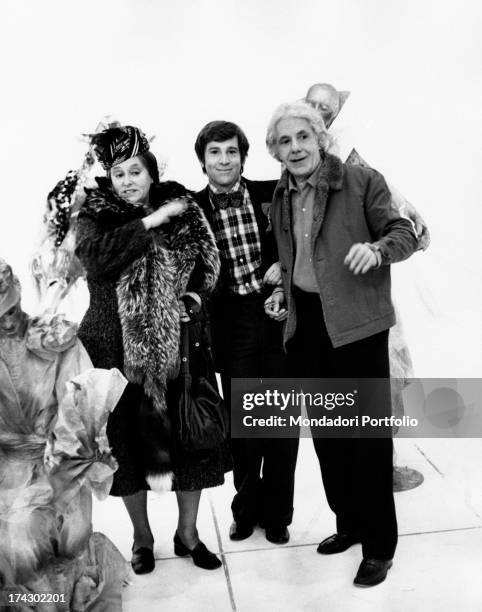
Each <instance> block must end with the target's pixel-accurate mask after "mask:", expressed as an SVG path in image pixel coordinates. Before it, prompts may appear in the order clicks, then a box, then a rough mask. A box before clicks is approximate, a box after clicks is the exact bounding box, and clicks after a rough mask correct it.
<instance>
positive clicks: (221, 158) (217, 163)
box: [204, 136, 241, 192]
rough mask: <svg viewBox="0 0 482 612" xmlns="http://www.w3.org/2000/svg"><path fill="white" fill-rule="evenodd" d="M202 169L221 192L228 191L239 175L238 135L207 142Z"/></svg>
mask: <svg viewBox="0 0 482 612" xmlns="http://www.w3.org/2000/svg"><path fill="white" fill-rule="evenodd" d="M204 169H205V171H206V174H207V175H208V178H209V182H210V183H211V184H212V185H213V186H214V187H216V188H217V189H219V190H220V191H221V192H223V191H228V190H229V189H230V188H231V187H232V186H233V185H234V184H235V183H236V181H237V180H238V179H239V177H240V176H241V154H240V151H239V144H238V137H237V136H234V137H233V138H230V139H229V140H225V141H223V142H216V141H215V140H212V141H211V142H208V144H207V145H206V149H205V151H204Z"/></svg>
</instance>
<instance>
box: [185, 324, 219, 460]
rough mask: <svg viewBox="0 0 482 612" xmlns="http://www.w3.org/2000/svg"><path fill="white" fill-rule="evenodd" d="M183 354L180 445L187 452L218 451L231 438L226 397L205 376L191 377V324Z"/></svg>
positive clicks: (186, 325)
mask: <svg viewBox="0 0 482 612" xmlns="http://www.w3.org/2000/svg"><path fill="white" fill-rule="evenodd" d="M180 352H181V365H180V372H179V376H178V379H177V390H178V397H177V424H176V425H177V433H178V436H177V437H178V440H177V441H178V444H179V446H180V448H181V449H182V450H183V451H185V452H193V451H199V450H209V449H213V448H216V447H217V446H219V445H220V444H222V443H223V442H224V441H225V440H226V438H227V435H228V418H227V414H226V409H225V406H224V402H223V399H222V397H221V396H220V395H219V393H218V391H217V390H216V388H215V387H214V386H213V385H212V384H211V383H210V382H209V380H208V379H207V378H206V377H205V376H202V375H199V376H194V377H193V376H192V375H191V371H190V359H189V324H187V323H182V324H181V351H180ZM206 352H208V351H205V353H206Z"/></svg>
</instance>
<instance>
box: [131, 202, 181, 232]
mask: <svg viewBox="0 0 482 612" xmlns="http://www.w3.org/2000/svg"><path fill="white" fill-rule="evenodd" d="M186 208H187V202H186V201H185V200H180V199H176V200H171V201H170V202H168V203H167V204H164V205H163V206H161V207H160V208H158V209H157V210H155V211H154V212H153V213H151V214H150V215H147V217H144V219H142V222H143V223H144V227H145V228H146V229H147V230H149V229H152V228H154V227H159V225H163V224H164V223H167V222H168V221H170V220H171V219H172V217H177V216H178V215H180V214H182V213H183V212H184V211H185V210H186Z"/></svg>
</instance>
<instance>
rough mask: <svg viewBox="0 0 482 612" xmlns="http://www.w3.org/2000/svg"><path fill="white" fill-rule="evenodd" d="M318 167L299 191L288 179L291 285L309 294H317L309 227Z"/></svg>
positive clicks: (311, 218)
mask: <svg viewBox="0 0 482 612" xmlns="http://www.w3.org/2000/svg"><path fill="white" fill-rule="evenodd" d="M318 169H319V167H318V168H317V169H316V170H315V171H314V172H313V173H312V174H311V175H310V176H309V177H308V179H307V181H306V182H305V184H304V186H303V188H302V189H301V190H300V189H299V187H298V186H297V185H296V182H295V181H294V179H293V177H292V176H291V175H290V178H289V190H290V196H291V213H292V219H293V237H294V241H295V247H296V256H295V267H294V270H293V284H294V285H295V286H296V287H298V288H299V289H302V290H303V291H307V292H309V293H318V292H319V289H318V284H317V282H316V277H315V271H314V268H313V261H312V259H311V227H312V225H313V207H314V203H315V189H316V183H317V179H318Z"/></svg>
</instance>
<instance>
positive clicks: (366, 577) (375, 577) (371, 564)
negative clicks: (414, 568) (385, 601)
mask: <svg viewBox="0 0 482 612" xmlns="http://www.w3.org/2000/svg"><path fill="white" fill-rule="evenodd" d="M392 565H393V562H392V560H391V559H390V560H388V561H384V560H383V559H363V561H362V562H361V563H360V567H359V568H358V572H357V575H356V576H355V580H354V581H353V584H355V585H356V586H358V587H371V586H375V585H376V584H380V582H383V581H384V580H385V578H386V577H387V572H388V570H389V569H390V568H391V567H392Z"/></svg>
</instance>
